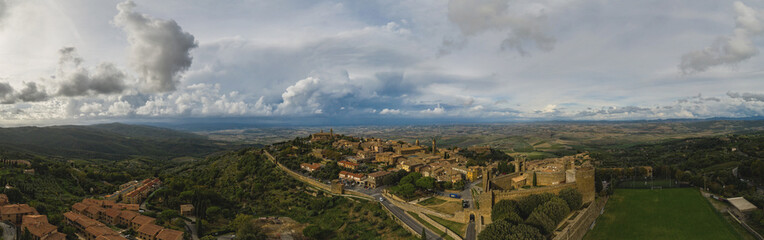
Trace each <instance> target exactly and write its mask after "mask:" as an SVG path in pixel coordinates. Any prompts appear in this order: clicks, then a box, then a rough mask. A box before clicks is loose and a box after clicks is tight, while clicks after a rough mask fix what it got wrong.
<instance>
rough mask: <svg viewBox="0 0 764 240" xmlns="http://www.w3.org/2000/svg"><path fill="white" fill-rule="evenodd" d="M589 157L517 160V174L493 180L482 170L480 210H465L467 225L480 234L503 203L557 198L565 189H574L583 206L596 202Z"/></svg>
mask: <svg viewBox="0 0 764 240" xmlns="http://www.w3.org/2000/svg"><path fill="white" fill-rule="evenodd" d="M590 160H591V159H590V158H589V156H588V154H586V153H581V154H578V155H574V156H565V157H561V158H548V159H543V160H535V161H525V160H523V159H516V160H515V161H514V162H513V164H514V167H515V172H513V173H510V174H507V175H503V176H499V177H496V178H492V176H493V175H492V174H491V172H490V169H483V183H482V188H483V191H482V192H481V193H480V195H479V196H478V197H477V201H478V203H479V204H480V205H479V206H480V208H479V209H474V210H467V209H465V214H464V215H463V217H464V218H465V222H466V221H469V219H474V221H475V223H476V224H475V227H476V230H477V231H478V232H480V231H481V230H482V229H483V228H485V226H486V225H488V224H490V223H491V210H492V208H493V205H494V204H496V203H497V202H499V201H501V200H513V199H519V198H522V197H525V196H528V195H531V194H541V193H553V194H557V193H558V192H560V191H561V190H563V189H566V188H575V189H577V190H578V191H579V192H580V193H581V194H582V195H583V202H584V203H589V202H592V201H594V195H595V189H594V167H592V165H591V163H590Z"/></svg>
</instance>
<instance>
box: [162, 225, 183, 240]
mask: <svg viewBox="0 0 764 240" xmlns="http://www.w3.org/2000/svg"><path fill="white" fill-rule="evenodd" d="M182 239H183V232H181V231H178V230H172V229H166V228H165V229H162V231H161V232H159V234H157V240H182Z"/></svg>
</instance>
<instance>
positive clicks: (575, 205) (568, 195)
mask: <svg viewBox="0 0 764 240" xmlns="http://www.w3.org/2000/svg"><path fill="white" fill-rule="evenodd" d="M595 185H596V184H595ZM600 188H602V182H600ZM557 195H558V196H560V198H562V200H565V202H566V203H567V204H568V208H570V210H578V209H581V205H582V204H583V195H582V194H581V193H580V192H578V190H576V189H574V188H566V189H563V190H562V191H560V193H558V194H557Z"/></svg>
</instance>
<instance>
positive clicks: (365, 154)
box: [300, 130, 490, 188]
mask: <svg viewBox="0 0 764 240" xmlns="http://www.w3.org/2000/svg"><path fill="white" fill-rule="evenodd" d="M310 139H311V141H330V142H331V143H332V146H333V147H335V148H338V149H346V150H350V151H352V152H353V153H354V154H355V155H353V156H347V157H346V158H345V160H341V161H338V162H337V165H339V166H341V167H344V168H346V169H349V170H352V171H355V170H357V169H358V167H359V165H360V164H377V165H380V166H382V167H381V168H380V169H382V168H385V169H387V170H386V171H377V172H373V173H370V174H368V175H366V174H363V173H352V172H347V171H343V172H340V174H339V178H340V179H341V180H343V181H345V182H351V183H355V184H363V185H364V186H366V187H370V188H376V187H378V186H380V185H382V184H381V183H382V182H383V179H384V178H385V177H386V176H387V175H388V174H389V173H390V172H391V171H399V170H404V171H407V172H419V173H422V175H423V176H425V177H432V178H435V179H437V180H438V181H448V182H452V183H455V182H459V181H462V180H468V181H475V180H476V179H477V178H478V177H479V176H480V175H481V168H479V167H476V166H475V167H466V162H467V160H468V159H467V158H465V157H463V156H461V155H460V154H459V152H460V151H461V149H459V148H455V149H440V148H437V144H436V141H435V140H433V141H432V145H431V146H430V147H425V146H422V145H420V143H419V140H416V141H415V143H414V144H409V143H406V142H403V141H383V140H382V139H379V138H354V137H344V136H343V137H337V136H336V135H335V134H334V131H333V130H330V132H329V133H324V132H323V130H322V131H321V132H319V133H314V134H311V138H310ZM469 150H472V151H480V152H485V151H490V147H488V146H479V147H474V149H473V148H470V149H469ZM321 152H322V151H321V150H320V149H314V151H313V153H312V154H313V155H315V156H316V157H319V158H321V157H322V156H321ZM322 166H323V165H322V164H320V163H303V164H301V165H300V168H302V169H304V170H306V171H308V172H313V171H316V170H318V169H320V168H321V167H322Z"/></svg>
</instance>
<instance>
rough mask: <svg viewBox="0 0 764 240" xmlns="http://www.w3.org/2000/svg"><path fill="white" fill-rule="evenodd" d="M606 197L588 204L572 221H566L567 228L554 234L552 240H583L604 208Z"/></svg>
mask: <svg viewBox="0 0 764 240" xmlns="http://www.w3.org/2000/svg"><path fill="white" fill-rule="evenodd" d="M607 200H608V197H607V196H605V197H601V198H598V199H596V200H595V201H593V202H592V203H591V204H589V207H587V208H586V209H584V210H582V211H581V212H579V213H578V215H576V217H575V218H573V219H568V220H567V221H568V226H567V227H565V228H563V229H562V230H560V231H556V232H555V236H554V238H552V239H554V240H568V239H573V240H580V239H583V238H584V235H586V232H587V231H589V229H590V228H591V227H592V224H593V223H594V221H595V220H597V217H599V216H600V213H602V210H603V209H604V208H605V204H606V203H607Z"/></svg>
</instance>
